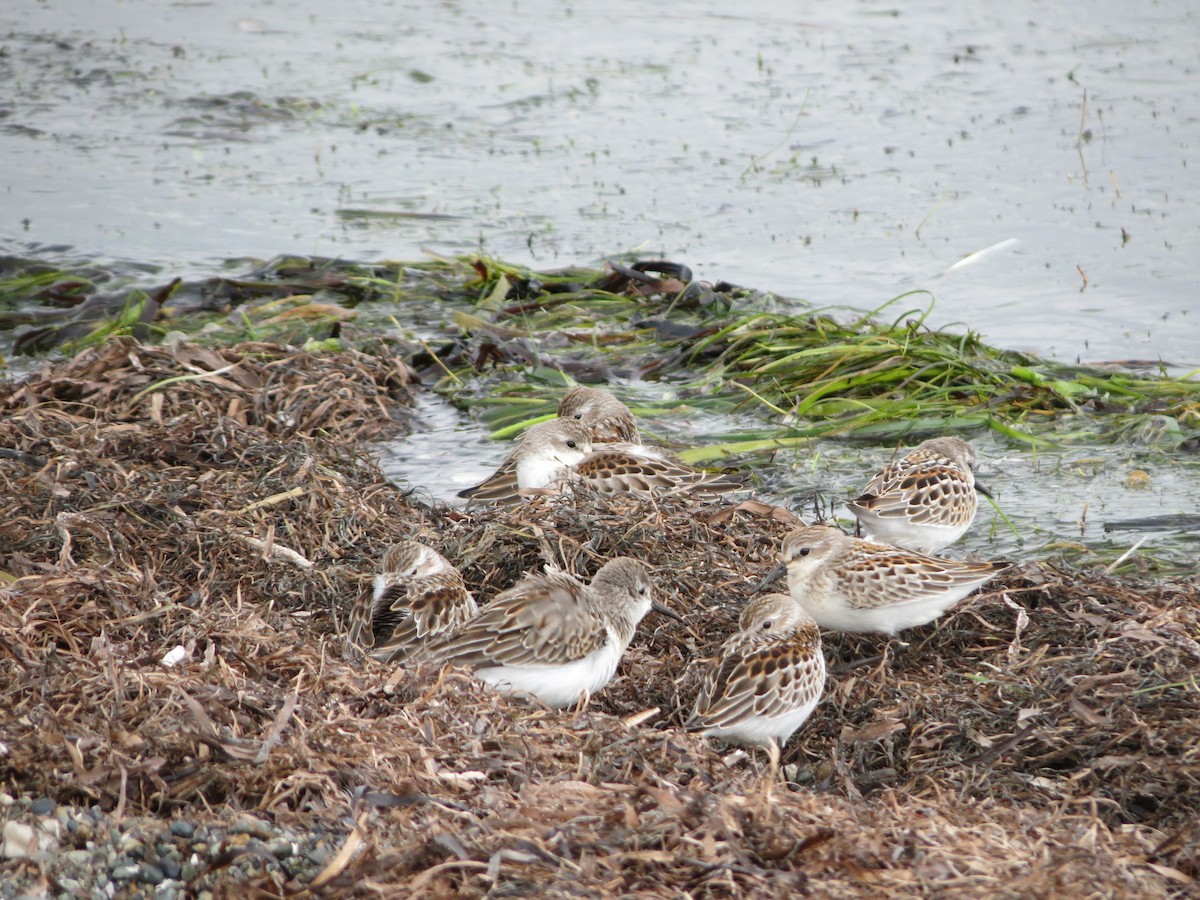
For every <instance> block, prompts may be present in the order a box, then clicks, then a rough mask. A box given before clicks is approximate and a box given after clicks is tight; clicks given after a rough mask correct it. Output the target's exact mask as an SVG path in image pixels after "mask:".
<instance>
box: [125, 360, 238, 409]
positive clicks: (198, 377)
mask: <svg viewBox="0 0 1200 900" xmlns="http://www.w3.org/2000/svg"><path fill="white" fill-rule="evenodd" d="M237 366H238V364H237V363H230V364H229V365H227V366H222V367H221V368H219V369H213V370H212V371H211V372H198V373H196V374H195V375H175V376H174V377H172V378H164V379H163V380H162V381H156V382H154V384H152V385H149V386H147V387H144V388H142V389H141V390H140V391H138V392H137V393H136V394H134V395H133V396H132V397H130V398H129V405H130V406H133V405H134V404H135V403H137V402H138V401H139V400H141V399H142V398H143V397H145V396H146V395H147V394H153V393H154V392H155V391H157V390H161V389H162V388H165V387H169V386H170V385H172V384H179V383H181V382H184V381H203V380H204V379H206V378H216V377H217V376H219V375H224V374H225V373H226V372H228V371H229V370H230V369H236V368H237Z"/></svg>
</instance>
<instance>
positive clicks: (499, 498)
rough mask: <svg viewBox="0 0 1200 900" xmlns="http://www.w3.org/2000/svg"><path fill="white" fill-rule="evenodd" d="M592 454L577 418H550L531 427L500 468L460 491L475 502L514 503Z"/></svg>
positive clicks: (586, 436)
mask: <svg viewBox="0 0 1200 900" xmlns="http://www.w3.org/2000/svg"><path fill="white" fill-rule="evenodd" d="M591 452H592V439H591V437H590V436H589V435H588V430H587V427H586V426H584V425H583V424H582V423H580V422H577V421H575V420H574V419H550V420H549V421H546V422H539V423H538V424H537V425H530V426H529V427H528V428H526V429H525V431H524V432H523V433H522V434H521V437H520V438H519V439H518V440H517V446H516V447H514V448H513V451H512V452H511V453H510V454H509V455H508V456H507V457H505V459H504V462H502V463H500V467H499V468H498V469H496V471H495V472H493V473H492V474H491V475H489V476H488V477H487V478H485V479H484V480H483V481H481V482H479V484H477V485H475V486H474V487H469V488H467V489H466V490H462V491H459V492H458V496H460V497H470V498H471V499H472V500H491V501H494V502H498V503H512V502H515V501H517V500H519V499H521V497H522V495H523V493H524V492H528V493H542V492H544V491H543V489H544V488H547V487H549V486H551V485H554V484H557V483H559V482H561V481H562V479H563V478H565V477H566V474H567V470H568V469H569V468H570V467H571V466H573V465H575V464H576V463H578V462H581V461H582V460H583V459H584V458H585V457H586V456H587V455H588V454H589V453H591Z"/></svg>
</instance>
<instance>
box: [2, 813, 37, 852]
mask: <svg viewBox="0 0 1200 900" xmlns="http://www.w3.org/2000/svg"><path fill="white" fill-rule="evenodd" d="M36 841H37V835H36V834H35V832H34V830H33V829H32V828H30V827H29V826H28V825H24V824H22V823H20V822H5V823H4V839H3V841H2V842H0V856H2V857H3V858H4V859H24V858H25V857H27V856H30V855H32V853H33V848H34V846H35V844H36Z"/></svg>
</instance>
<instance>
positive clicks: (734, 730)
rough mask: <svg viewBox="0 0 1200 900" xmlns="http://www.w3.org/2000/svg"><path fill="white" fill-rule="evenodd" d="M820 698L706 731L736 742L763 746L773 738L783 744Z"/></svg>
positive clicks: (713, 735) (818, 696)
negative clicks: (770, 714) (789, 710)
mask: <svg viewBox="0 0 1200 900" xmlns="http://www.w3.org/2000/svg"><path fill="white" fill-rule="evenodd" d="M820 699H821V697H820V695H819V694H818V695H817V696H816V697H813V699H812V700H811V701H810V702H808V703H805V704H804V705H803V706H802V707H800V708H799V709H797V710H793V711H792V712H786V713H783V714H782V715H778V716H752V717H750V718H749V719H747V720H746V721H744V722H739V723H737V724H736V725H730V726H728V727H725V728H709V729H706V730H705V732H704V733H705V734H707V735H710V736H712V737H719V738H723V739H725V740H727V741H732V742H734V743H736V744H755V745H757V746H760V747H762V746H766V745H767V744H769V743H770V742H771V741H772V740H776V741H778V742H779V743H780V744H781V745H782V744H783V743H785V742H786V741H787V739H788V738H789V737H791V736H792V732H794V731H795V730H796V729H797V728H799V727H800V726H801V725H803V724H804V722H805V720H806V719H807V718H808V717H809V716H810V715H812V711H813V710H814V709H816V707H817V703H818V702H819V701H820Z"/></svg>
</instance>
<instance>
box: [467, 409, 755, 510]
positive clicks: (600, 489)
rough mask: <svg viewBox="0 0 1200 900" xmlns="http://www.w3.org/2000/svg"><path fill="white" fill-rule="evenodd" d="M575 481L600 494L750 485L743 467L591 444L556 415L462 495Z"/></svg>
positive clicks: (504, 496) (514, 494)
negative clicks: (699, 465)
mask: <svg viewBox="0 0 1200 900" xmlns="http://www.w3.org/2000/svg"><path fill="white" fill-rule="evenodd" d="M572 487H581V488H585V489H590V490H593V491H595V492H597V493H600V494H636V495H639V496H651V495H653V496H661V495H664V494H676V493H686V494H690V495H694V496H698V497H714V496H719V495H721V494H728V493H731V492H734V491H744V490H748V489H749V488H748V486H747V485H746V477H745V476H744V475H743V474H741V473H739V472H730V471H721V472H708V471H705V470H704V469H696V468H693V467H692V466H689V465H687V464H685V463H682V462H679V461H677V460H673V459H670V458H663V457H661V456H655V455H652V454H651V453H649V452H646V451H645V449H644V448H642V447H639V446H637V445H634V444H629V443H618V444H600V445H593V444H591V442H590V440H589V439H588V435H587V434H586V429H585V428H584V426H583V425H582V424H581V423H580V422H578V421H576V420H575V419H552V420H550V421H548V422H542V423H540V424H538V425H533V426H531V427H530V428H529V429H528V430H527V431H526V432H525V433H524V434H523V435H522V436H521V440H520V443H518V445H517V447H516V449H515V450H513V452H512V455H511V457H510V459H508V460H505V462H504V463H503V464H502V465H501V467H500V468H499V469H498V470H497V471H496V473H495V474H493V475H492V476H490V477H489V478H487V479H486V480H485V481H483V482H482V483H481V484H479V485H476V486H475V487H474V488H468V489H467V490H465V491H462V492H460V493H459V496H461V497H471V498H473V499H478V500H491V501H495V502H502V503H503V502H513V501H515V500H518V499H519V498H520V497H522V496H531V495H536V494H539V493H551V494H553V493H561V492H563V491H565V490H568V489H570V488H572Z"/></svg>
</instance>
